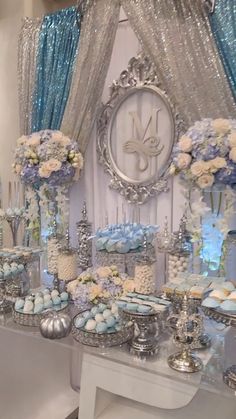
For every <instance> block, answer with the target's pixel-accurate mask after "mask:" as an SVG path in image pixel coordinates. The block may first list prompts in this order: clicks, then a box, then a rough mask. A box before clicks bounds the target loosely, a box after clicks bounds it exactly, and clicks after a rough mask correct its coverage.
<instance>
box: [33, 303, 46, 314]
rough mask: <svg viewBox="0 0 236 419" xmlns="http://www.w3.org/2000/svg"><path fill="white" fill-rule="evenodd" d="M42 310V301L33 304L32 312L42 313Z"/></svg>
mask: <svg viewBox="0 0 236 419" xmlns="http://www.w3.org/2000/svg"><path fill="white" fill-rule="evenodd" d="M43 310H44V305H43V304H42V303H40V304H35V306H34V314H38V313H42V311H43Z"/></svg>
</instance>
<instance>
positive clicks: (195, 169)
mask: <svg viewBox="0 0 236 419" xmlns="http://www.w3.org/2000/svg"><path fill="white" fill-rule="evenodd" d="M205 163H206V162H204V161H203V160H199V161H196V162H195V163H193V164H192V165H191V167H190V170H191V173H192V175H193V176H196V177H199V176H201V175H203V174H204V173H206V171H207V170H206V168H207V167H206V164H205Z"/></svg>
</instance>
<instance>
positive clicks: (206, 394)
mask: <svg viewBox="0 0 236 419" xmlns="http://www.w3.org/2000/svg"><path fill="white" fill-rule="evenodd" d="M162 346H163V347H162V350H161V352H160V355H159V356H158V357H157V358H156V359H155V360H154V359H152V360H150V361H147V362H143V361H140V360H137V359H136V360H135V359H134V358H133V357H132V356H131V355H129V354H128V353H127V351H125V350H123V349H121V348H113V349H107V350H105V351H104V352H102V350H98V349H89V348H85V349H84V354H83V363H82V380H81V393H80V410H79V419H98V418H99V419H133V418H135V419H154V418H155V419H171V418H174V419H190V418H191V419H208V418H214V419H222V417H224V419H235V418H236V397H235V396H234V394H233V393H232V391H231V390H229V389H228V388H227V387H226V386H225V384H224V383H223V382H222V375H221V374H222V372H221V371H220V370H219V365H218V363H219V362H220V361H219V359H217V353H216V354H211V353H209V352H205V353H204V352H202V354H201V357H202V359H203V362H204V364H205V365H206V364H208V365H207V367H206V368H205V370H204V372H203V373H196V374H183V373H178V372H176V371H173V370H172V369H170V368H169V367H168V365H167V362H166V359H167V354H168V353H171V352H173V349H174V348H173V346H172V342H170V341H166V342H163V343H162ZM212 355H213V356H212ZM222 368H223V365H222ZM211 373H212V376H211ZM208 374H209V375H208ZM205 375H206V376H205ZM211 378H214V379H215V380H216V382H215V383H214V384H212V383H210V382H209V380H210V379H211Z"/></svg>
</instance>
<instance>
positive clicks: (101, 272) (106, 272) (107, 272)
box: [96, 266, 112, 278]
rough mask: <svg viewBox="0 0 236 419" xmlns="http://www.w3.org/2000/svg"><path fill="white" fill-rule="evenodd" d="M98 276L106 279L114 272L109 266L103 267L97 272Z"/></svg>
mask: <svg viewBox="0 0 236 419" xmlns="http://www.w3.org/2000/svg"><path fill="white" fill-rule="evenodd" d="M96 274H97V275H98V276H99V278H106V277H108V276H110V275H112V270H111V268H109V267H108V266H101V267H100V268H98V269H97V270H96Z"/></svg>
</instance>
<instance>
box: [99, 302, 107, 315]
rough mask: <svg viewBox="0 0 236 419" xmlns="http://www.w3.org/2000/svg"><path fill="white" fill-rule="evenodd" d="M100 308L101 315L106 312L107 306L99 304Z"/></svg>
mask: <svg viewBox="0 0 236 419" xmlns="http://www.w3.org/2000/svg"><path fill="white" fill-rule="evenodd" d="M98 308H99V312H100V313H101V312H102V311H104V310H106V308H107V305H106V304H104V303H100V304H98Z"/></svg>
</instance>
